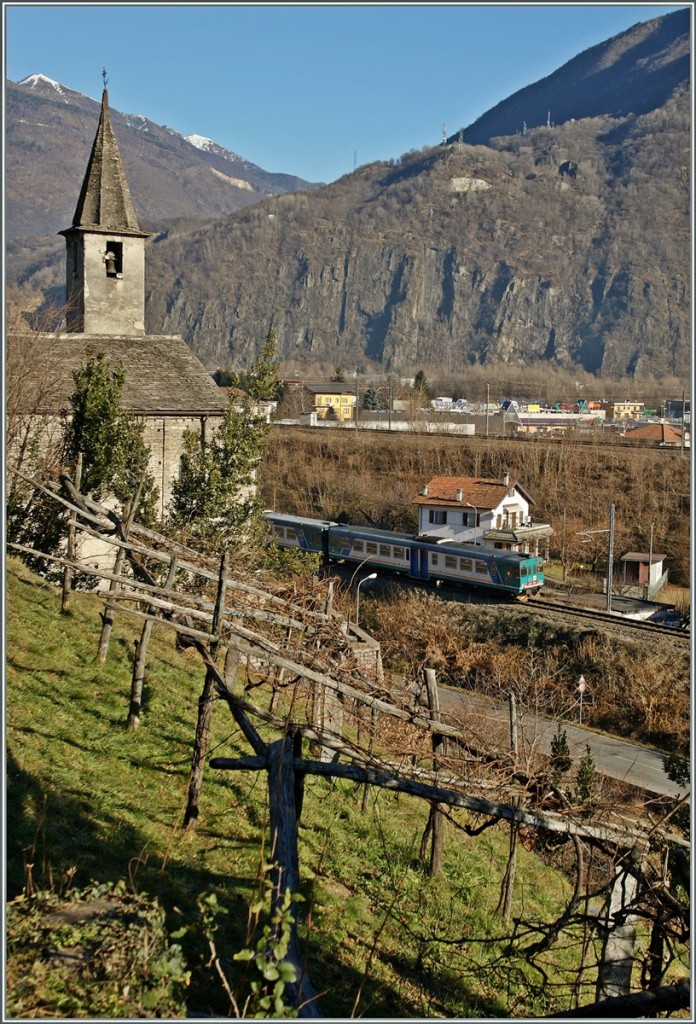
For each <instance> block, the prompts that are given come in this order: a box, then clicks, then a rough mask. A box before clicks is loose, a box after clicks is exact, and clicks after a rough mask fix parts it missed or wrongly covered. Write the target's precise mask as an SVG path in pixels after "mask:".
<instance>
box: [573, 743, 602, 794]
mask: <svg viewBox="0 0 696 1024" xmlns="http://www.w3.org/2000/svg"><path fill="white" fill-rule="evenodd" d="M585 749H586V753H585V754H584V755H583V757H582V759H581V761H580V764H579V765H578V777H577V780H576V781H577V787H578V788H577V798H578V800H579V801H580V802H581V803H590V802H591V801H592V800H593V799H594V797H595V791H596V788H597V769H596V767H595V763H594V758H593V757H592V753H591V751H590V744H589V743H587V744H586V745H585Z"/></svg>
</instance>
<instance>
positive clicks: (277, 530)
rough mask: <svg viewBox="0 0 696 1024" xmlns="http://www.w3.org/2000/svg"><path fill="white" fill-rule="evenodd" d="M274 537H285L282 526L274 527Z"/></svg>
mask: <svg viewBox="0 0 696 1024" xmlns="http://www.w3.org/2000/svg"><path fill="white" fill-rule="evenodd" d="M273 536H274V537H285V530H284V529H283V527H282V526H274V527H273Z"/></svg>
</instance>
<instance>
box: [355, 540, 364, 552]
mask: <svg viewBox="0 0 696 1024" xmlns="http://www.w3.org/2000/svg"><path fill="white" fill-rule="evenodd" d="M364 550H365V545H364V544H363V542H362V541H361V540H354V541H353V551H360V552H362V551H364Z"/></svg>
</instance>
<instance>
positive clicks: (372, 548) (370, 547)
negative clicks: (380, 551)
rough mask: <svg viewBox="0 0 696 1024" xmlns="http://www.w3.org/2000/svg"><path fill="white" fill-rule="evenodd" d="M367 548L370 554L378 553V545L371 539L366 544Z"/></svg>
mask: <svg viewBox="0 0 696 1024" xmlns="http://www.w3.org/2000/svg"><path fill="white" fill-rule="evenodd" d="M365 550H366V551H367V553H368V555H376V554H377V545H376V544H374V543H373V542H372V541H371V540H368V542H367V544H366V545H365Z"/></svg>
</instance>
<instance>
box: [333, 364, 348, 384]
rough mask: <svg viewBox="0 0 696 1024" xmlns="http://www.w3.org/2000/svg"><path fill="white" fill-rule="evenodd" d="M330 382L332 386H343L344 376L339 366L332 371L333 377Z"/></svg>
mask: <svg viewBox="0 0 696 1024" xmlns="http://www.w3.org/2000/svg"><path fill="white" fill-rule="evenodd" d="M331 381H332V383H333V384H345V382H346V375H345V373H344V372H343V370H342V368H341V367H340V366H337V367H336V369H335V370H334V372H333V376H332V377H331Z"/></svg>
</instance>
